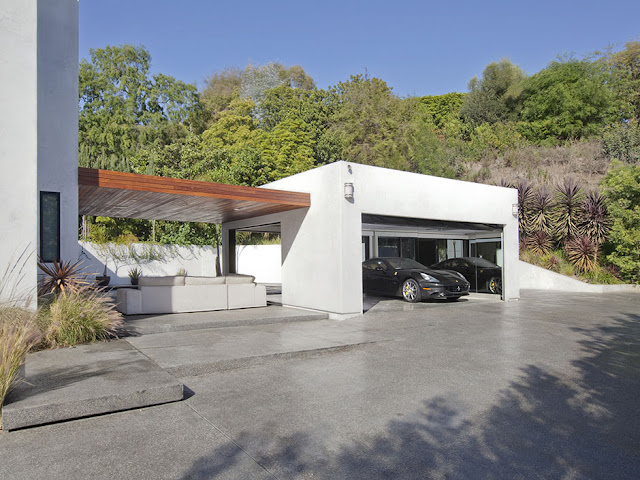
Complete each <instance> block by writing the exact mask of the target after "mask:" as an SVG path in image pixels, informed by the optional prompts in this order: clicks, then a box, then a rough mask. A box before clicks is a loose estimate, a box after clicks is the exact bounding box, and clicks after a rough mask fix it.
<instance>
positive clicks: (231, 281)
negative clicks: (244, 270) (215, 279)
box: [225, 273, 256, 285]
mask: <svg viewBox="0 0 640 480" xmlns="http://www.w3.org/2000/svg"><path fill="white" fill-rule="evenodd" d="M255 279H256V277H254V276H253V275H241V274H239V273H230V274H229V275H227V276H226V281H225V283H226V284H227V285H236V284H239V283H253V281H254V280H255Z"/></svg>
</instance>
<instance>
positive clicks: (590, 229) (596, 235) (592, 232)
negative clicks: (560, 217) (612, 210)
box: [580, 192, 612, 245]
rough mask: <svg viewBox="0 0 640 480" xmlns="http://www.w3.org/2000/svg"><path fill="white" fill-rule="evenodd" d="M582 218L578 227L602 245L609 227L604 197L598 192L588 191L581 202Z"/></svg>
mask: <svg viewBox="0 0 640 480" xmlns="http://www.w3.org/2000/svg"><path fill="white" fill-rule="evenodd" d="M582 211H583V219H582V224H581V225H580V229H581V231H582V233H583V234H584V235H587V236H588V237H589V238H590V239H591V240H593V241H594V242H595V243H596V244H597V245H602V244H603V243H604V241H605V240H606V238H607V235H608V233H609V230H610V229H611V224H612V222H611V219H610V218H609V215H608V213H607V205H606V203H605V199H604V197H603V196H602V195H600V194H599V193H598V192H589V193H588V194H587V196H586V197H585V199H584V202H583V203H582Z"/></svg>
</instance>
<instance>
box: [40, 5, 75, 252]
mask: <svg viewBox="0 0 640 480" xmlns="http://www.w3.org/2000/svg"><path fill="white" fill-rule="evenodd" d="M38 190H39V191H46V192H60V258H61V259H62V260H65V261H67V260H73V259H75V258H77V256H78V0H38ZM37 198H38V201H39V200H40V196H39V195H38V197H37Z"/></svg>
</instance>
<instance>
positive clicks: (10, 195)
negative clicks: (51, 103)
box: [0, 0, 38, 305]
mask: <svg viewBox="0 0 640 480" xmlns="http://www.w3.org/2000/svg"><path fill="white" fill-rule="evenodd" d="M37 60H38V59H37V6H36V2H35V1H25V0H3V1H2V3H1V4H0V85H1V86H2V88H0V172H1V174H0V205H1V206H2V208H0V277H2V274H3V273H4V271H5V269H6V268H7V267H8V266H9V265H11V264H13V263H15V262H16V260H17V257H18V255H19V254H20V253H22V252H23V251H25V250H26V251H28V252H29V253H31V260H30V261H29V262H27V264H25V265H24V269H23V272H22V274H23V275H24V276H23V278H22V281H20V282H15V283H14V281H15V280H16V277H15V276H14V277H13V280H12V281H11V282H12V285H15V287H16V288H17V290H18V291H19V292H21V293H23V294H28V295H29V297H30V298H31V299H32V305H35V286H36V264H35V251H36V247H37V219H38V217H37V176H36V175H37V173H36V172H37V155H38V152H37V142H38V138H37ZM9 290H11V286H9V285H6V286H5V294H6V293H8V291H9ZM0 300H6V298H0Z"/></svg>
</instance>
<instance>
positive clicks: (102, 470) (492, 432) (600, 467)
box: [0, 292, 640, 479]
mask: <svg viewBox="0 0 640 480" xmlns="http://www.w3.org/2000/svg"><path fill="white" fill-rule="evenodd" d="M241 328H242V329H245V330H242V331H244V332H248V333H250V334H251V338H253V339H254V340H252V341H255V342H260V339H261V338H262V339H263V340H262V341H268V342H270V343H272V344H278V343H279V342H282V343H283V344H287V345H290V344H291V343H292V341H293V340H294V339H295V338H297V337H298V336H301V337H307V338H310V337H320V338H322V337H326V338H329V339H332V341H333V339H335V338H339V337H340V335H341V333H344V335H345V336H348V337H349V338H351V339H352V341H351V342H350V345H349V346H345V347H344V348H335V349H331V350H327V349H322V350H317V351H314V350H306V351H304V352H300V353H299V354H298V355H295V356H289V357H265V360H264V362H257V361H253V362H251V363H240V364H238V365H237V366H236V367H234V368H232V367H229V369H225V370H222V371H208V370H206V369H205V370H204V371H203V372H204V373H201V374H198V375H190V374H189V370H188V369H185V368H181V369H176V370H174V374H176V375H177V374H178V373H177V372H180V373H179V375H180V380H181V381H182V382H183V383H184V384H185V385H186V386H187V387H189V389H191V390H192V391H193V395H192V396H191V397H190V398H188V399H186V400H185V401H183V402H178V403H174V404H167V405H162V406H157V407H150V408H145V409H142V410H134V411H127V412H122V413H117V414H111V415H105V416H101V417H96V418H88V419H84V420H77V421H71V422H65V423H59V424H54V425H48V426H43V427H38V428H31V429H27V430H22V431H15V432H1V433H0V464H1V467H2V468H1V470H0V471H1V472H2V478H3V479H14V478H15V479H30V478H34V479H35V478H53V479H57V478H60V479H75V478H78V479H80V478H82V479H84V478H105V479H107V478H108V479H113V478H139V479H145V478H149V479H157V478H183V479H208V478H238V479H252V478H291V479H294V478H322V479H375V478H385V479H386V478H399V479H413V478H415V479H424V478H434V479H440V478H442V479H445V478H447V479H452V478H463V479H487V478H488V479H503V478H504V479H515V478H522V479H530V478H545V479H546V478H548V479H559V478H563V479H600V478H611V479H627V478H628V479H637V478H640V410H639V408H638V405H639V400H638V399H639V398H640V342H639V339H640V296H638V295H637V294H606V295H576V294H573V295H559V294H548V293H541V292H524V293H523V298H522V300H521V301H519V302H510V303H506V304H505V303H502V302H497V301H495V300H492V299H483V298H472V299H469V300H463V301H460V302H458V303H451V304H419V305H409V304H405V303H402V302H401V301H396V300H389V301H383V302H381V303H379V304H377V305H376V306H375V307H373V308H372V309H371V310H370V311H369V312H368V313H367V314H366V315H364V316H363V317H360V318H356V319H352V320H348V321H343V322H332V321H326V320H324V321H308V322H302V323H298V324H295V323H287V324H280V325H268V326H261V325H258V326H248V327H241ZM210 330H213V329H210ZM232 330H233V329H227V330H225V331H228V332H229V333H221V332H222V330H218V331H217V332H216V334H215V335H216V336H217V337H220V335H236V336H238V332H239V331H240V330H236V331H235V333H233V332H232ZM201 332H202V335H204V336H206V335H207V334H209V333H208V332H209V331H208V330H202V331H201ZM262 333H264V335H262ZM188 334H189V335H192V336H193V332H190V333H188ZM158 335H167V336H169V335H176V337H174V338H175V339H176V345H177V344H180V345H185V348H186V351H188V345H187V339H188V338H193V337H188V336H185V337H180V334H179V332H171V333H164V334H158ZM163 338H164V342H163V341H161V340H162V339H163ZM168 338H171V337H155V340H153V339H151V340H153V341H151V340H145V337H139V340H138V344H137V348H138V349H139V350H140V351H141V352H142V353H145V354H147V355H148V356H149V358H151V359H153V360H154V361H157V362H159V363H161V362H162V361H163V358H162V350H160V348H164V347H163V345H164V346H166V345H167V344H168V343H171V342H170V341H169V340H167V339H168ZM203 338H206V337H201V338H198V339H197V340H195V339H194V340H193V343H194V344H197V345H196V346H197V348H195V350H193V351H194V352H201V351H202V343H203ZM223 340H224V339H222V340H218V341H217V343H216V344H215V346H214V347H212V348H223V346H224V348H227V349H230V350H232V349H233V348H234V347H233V342H229V341H228V340H225V341H223ZM356 340H357V341H356ZM133 344H134V345H136V343H135V342H133ZM172 348H173V350H172V351H174V353H173V354H174V355H175V345H174V346H173V347H172ZM226 353H227V352H225V354H226ZM165 361H168V360H166V359H165ZM181 361H182V360H181ZM194 361H195V360H194ZM183 363H184V362H183ZM181 365H182V364H181ZM193 371H194V372H198V369H194V370H193Z"/></svg>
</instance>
